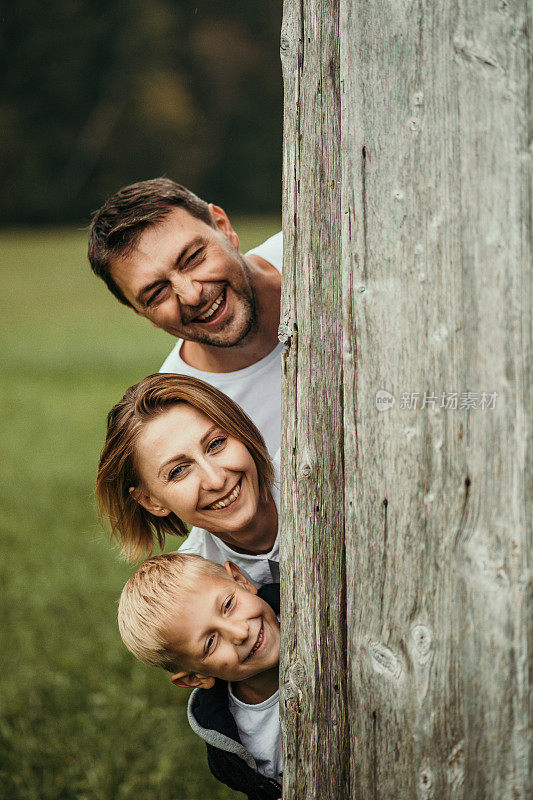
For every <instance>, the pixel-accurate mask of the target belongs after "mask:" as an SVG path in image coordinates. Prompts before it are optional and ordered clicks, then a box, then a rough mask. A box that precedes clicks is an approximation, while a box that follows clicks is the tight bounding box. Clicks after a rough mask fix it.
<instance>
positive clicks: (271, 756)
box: [228, 684, 283, 785]
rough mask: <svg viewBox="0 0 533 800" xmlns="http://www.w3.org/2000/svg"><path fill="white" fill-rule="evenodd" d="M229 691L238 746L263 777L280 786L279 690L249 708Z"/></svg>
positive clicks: (281, 763)
mask: <svg viewBox="0 0 533 800" xmlns="http://www.w3.org/2000/svg"><path fill="white" fill-rule="evenodd" d="M228 689H229V709H230V711H231V713H232V714H233V718H234V719H235V722H236V724H237V730H238V731H239V736H240V739H241V742H242V744H243V745H244V747H245V748H246V749H247V750H248V752H249V753H251V754H252V755H253V757H254V758H255V763H256V764H257V769H258V770H259V772H261V773H262V774H263V775H266V776H267V778H273V779H274V780H275V781H277V782H278V783H279V784H280V785H281V784H282V782H283V753H282V750H281V728H280V724H279V691H278V692H276V693H275V694H273V695H272V697H269V698H268V700H263V702H262V703H257V704H256V705H249V704H248V703H243V702H242V700H238V699H237V698H236V697H235V695H234V694H233V692H232V691H231V684H229V685H228Z"/></svg>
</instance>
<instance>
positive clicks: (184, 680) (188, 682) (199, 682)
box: [170, 672, 215, 689]
mask: <svg viewBox="0 0 533 800" xmlns="http://www.w3.org/2000/svg"><path fill="white" fill-rule="evenodd" d="M170 680H171V681H172V683H173V684H174V686H184V687H185V688H186V689H210V688H211V687H212V686H214V685H215V679H214V678H208V677H207V676H206V675H199V674H198V673H197V672H175V673H174V675H173V676H172V677H171V679H170Z"/></svg>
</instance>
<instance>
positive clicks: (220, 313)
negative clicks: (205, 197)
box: [111, 206, 255, 347]
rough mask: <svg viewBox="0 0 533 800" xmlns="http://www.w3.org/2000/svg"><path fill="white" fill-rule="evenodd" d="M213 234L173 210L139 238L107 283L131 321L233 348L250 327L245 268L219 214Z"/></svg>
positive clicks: (214, 211) (251, 303) (251, 311)
mask: <svg viewBox="0 0 533 800" xmlns="http://www.w3.org/2000/svg"><path fill="white" fill-rule="evenodd" d="M210 208H211V210H212V215H213V219H214V221H215V223H216V227H215V228H212V227H210V226H209V225H207V224H206V223H205V222H202V220H199V219H197V218H196V217H193V216H191V214H189V213H188V211H185V210H184V209H183V208H173V209H171V210H170V211H169V213H168V214H167V215H166V217H164V219H163V220H162V221H161V222H159V223H157V224H155V225H151V226H150V227H149V228H147V229H146V230H145V231H143V232H142V233H141V235H140V238H139V240H138V242H137V244H136V246H135V249H134V250H133V251H132V252H130V253H127V254H125V255H123V256H119V257H117V258H116V259H114V260H113V262H112V264H111V276H112V277H113V279H114V281H115V282H116V284H117V285H118V287H119V288H120V289H121V290H122V292H123V294H124V295H125V297H126V298H127V299H128V300H129V302H130V303H131V304H132V306H133V308H134V309H135V311H136V312H137V313H138V314H141V315H142V316H144V317H146V318H147V319H149V320H150V322H152V323H153V324H154V325H156V326H157V327H158V328H162V329H163V330H164V331H167V333H170V334H172V335H173V336H179V337H180V338H182V339H186V340H189V341H191V342H198V343H200V344H206V345H211V346H215V347H233V346H235V345H237V344H239V342H241V341H242V340H243V339H244V338H245V337H246V336H247V335H248V333H249V332H250V331H251V330H252V329H253V327H254V324H255V303H254V294H253V288H252V284H251V280H250V274H249V270H248V265H247V263H246V261H245V260H244V258H243V257H242V255H241V254H240V253H239V251H238V249H237V248H238V245H239V240H238V238H237V235H236V234H235V232H234V231H233V228H232V227H231V224H230V222H229V220H228V218H227V216H226V215H225V213H224V212H223V211H222V209H219V208H217V207H216V206H210Z"/></svg>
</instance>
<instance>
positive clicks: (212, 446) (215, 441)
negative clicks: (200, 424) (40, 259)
mask: <svg viewBox="0 0 533 800" xmlns="http://www.w3.org/2000/svg"><path fill="white" fill-rule="evenodd" d="M225 441H226V437H225V436H218V437H217V438H216V439H213V441H212V442H209V448H208V449H209V450H216V449H217V448H218V447H222V445H223V444H224V442H225Z"/></svg>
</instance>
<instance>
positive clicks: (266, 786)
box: [188, 583, 281, 800]
mask: <svg viewBox="0 0 533 800" xmlns="http://www.w3.org/2000/svg"><path fill="white" fill-rule="evenodd" d="M258 595H259V597H262V598H263V600H266V602H267V603H268V604H269V605H270V606H272V608H273V609H274V611H275V613H276V614H278V615H279V583H271V584H268V585H266V586H262V587H261V588H260V589H259V591H258ZM188 716H189V723H190V725H191V728H192V729H193V731H194V732H195V733H197V734H198V736H201V738H202V739H203V740H204V741H205V743H206V746H207V762H208V764H209V769H210V770H211V772H212V773H213V775H214V776H215V778H216V779H217V780H219V781H221V782H222V783H225V784H226V785H227V786H229V787H230V789H235V790H236V791H238V792H244V794H245V795H247V797H248V800H278V798H280V797H281V786H280V785H279V783H277V781H275V780H273V779H272V778H267V776H266V775H263V774H262V773H261V772H259V771H258V769H257V766H256V763H255V759H254V757H253V756H252V755H251V753H249V752H248V750H246V748H245V747H243V745H242V743H241V740H240V738H239V731H238V730H237V724H236V722H235V719H234V718H233V714H232V713H231V711H230V709H229V698H228V684H227V683H226V681H222V680H219V679H218V678H217V679H216V680H215V685H214V686H213V687H212V688H211V689H195V690H194V691H193V692H192V694H191V696H190V698H189V708H188Z"/></svg>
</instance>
